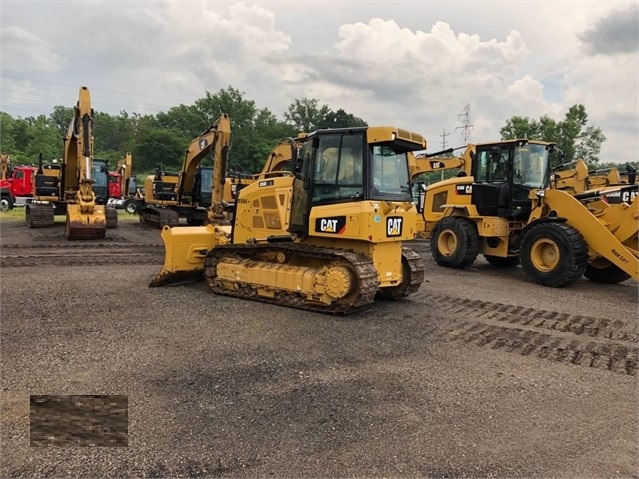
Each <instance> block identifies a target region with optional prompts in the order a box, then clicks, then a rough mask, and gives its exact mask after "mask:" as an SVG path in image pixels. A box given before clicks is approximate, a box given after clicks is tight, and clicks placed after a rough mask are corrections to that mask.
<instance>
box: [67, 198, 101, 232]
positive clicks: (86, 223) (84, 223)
mask: <svg viewBox="0 0 639 479" xmlns="http://www.w3.org/2000/svg"><path fill="white" fill-rule="evenodd" d="M105 235H106V214H105V211H104V206H102V205H96V206H94V207H93V213H82V212H81V211H80V205H72V204H69V205H67V226H66V229H65V231H64V236H65V238H66V239H68V240H87V239H104V237H105Z"/></svg>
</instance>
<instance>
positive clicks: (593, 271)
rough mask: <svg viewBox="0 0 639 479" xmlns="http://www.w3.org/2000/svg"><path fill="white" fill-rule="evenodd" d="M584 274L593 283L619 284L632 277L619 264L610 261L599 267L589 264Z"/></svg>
mask: <svg viewBox="0 0 639 479" xmlns="http://www.w3.org/2000/svg"><path fill="white" fill-rule="evenodd" d="M584 276H585V277H586V278H588V279H589V280H590V281H592V282H593V283H601V284H617V283H621V282H622V281H625V280H627V279H630V275H629V274H628V273H626V272H624V271H623V270H622V269H620V268H619V267H618V266H617V265H614V264H612V263H608V265H606V266H603V267H599V266H597V265H593V264H589V265H588V267H587V268H586V272H585V273H584Z"/></svg>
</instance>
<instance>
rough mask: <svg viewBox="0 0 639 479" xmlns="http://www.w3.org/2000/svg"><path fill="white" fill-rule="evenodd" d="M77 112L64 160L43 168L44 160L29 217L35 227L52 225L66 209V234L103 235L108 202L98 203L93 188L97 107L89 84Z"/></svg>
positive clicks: (76, 236) (71, 237)
mask: <svg viewBox="0 0 639 479" xmlns="http://www.w3.org/2000/svg"><path fill="white" fill-rule="evenodd" d="M73 113H74V116H73V118H72V119H71V122H70V123H69V128H68V131H67V134H66V136H65V137H64V151H63V158H62V164H61V165H59V166H58V165H49V167H48V168H43V166H42V162H41V161H40V165H39V167H38V171H37V172H36V175H35V180H34V194H33V200H32V201H31V202H30V203H28V204H27V205H26V221H27V223H28V224H29V226H30V227H32V228H34V227H41V226H52V225H53V223H54V215H55V214H64V213H66V227H65V231H64V236H65V238H67V239H69V240H76V239H103V238H104V237H105V234H106V212H105V210H106V206H105V205H103V204H102V205H100V204H97V202H96V195H95V193H94V191H93V188H92V186H93V184H94V182H95V179H94V178H92V174H93V108H92V107H91V95H90V93H89V89H88V88H87V87H84V86H83V87H81V88H80V93H79V100H78V102H77V104H76V106H75V107H74V109H73ZM101 173H104V174H105V175H106V174H107V172H106V171H103V172H101Z"/></svg>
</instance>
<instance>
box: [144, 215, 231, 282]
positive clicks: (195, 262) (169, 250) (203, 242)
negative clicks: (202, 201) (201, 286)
mask: <svg viewBox="0 0 639 479" xmlns="http://www.w3.org/2000/svg"><path fill="white" fill-rule="evenodd" d="M217 228H218V227H215V226H212V225H206V226H176V227H173V228H172V227H170V226H165V227H164V228H162V233H161V236H162V241H164V266H162V271H160V273H159V274H158V275H157V276H156V277H155V279H154V280H153V281H151V284H149V286H150V287H154V286H164V285H169V284H181V283H190V282H193V281H199V280H203V279H204V276H203V273H204V259H205V258H206V255H207V253H208V252H209V251H210V250H211V249H212V248H214V247H215V245H216V244H219V235H218V231H217Z"/></svg>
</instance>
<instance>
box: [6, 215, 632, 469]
mask: <svg viewBox="0 0 639 479" xmlns="http://www.w3.org/2000/svg"><path fill="white" fill-rule="evenodd" d="M61 228H62V227H61V226H60V225H56V227H55V228H54V229H52V230H46V231H43V230H29V229H28V228H26V227H25V226H24V225H23V224H22V223H20V222H10V221H2V222H1V223H0V240H1V243H2V245H3V246H6V245H8V244H17V243H26V244H28V243H32V244H38V242H42V241H44V239H46V240H47V241H53V240H55V241H59V242H61V243H62V242H64V239H63V238H62V229H61ZM106 241H107V242H114V243H123V244H131V243H143V244H149V243H151V242H157V243H158V244H159V243H161V241H160V239H159V234H158V232H157V231H151V230H145V229H142V228H141V227H140V226H139V225H138V224H137V223H135V222H122V221H121V222H120V225H119V226H118V228H117V229H116V230H109V231H108V233H107V239H106ZM419 248H420V250H419V251H420V252H421V253H423V257H424V259H425V262H426V277H427V282H425V283H424V284H423V285H422V288H421V289H420V291H419V292H418V293H417V294H415V295H413V296H411V297H410V298H409V299H408V300H404V301H401V302H396V303H393V302H389V303H385V302H378V303H376V304H375V306H374V307H373V308H372V309H370V310H369V311H367V312H362V313H358V314H355V315H351V316H346V317H342V316H328V315H322V314H316V313H310V312H300V311H297V310H292V309H288V308H282V307H277V306H273V305H267V304H261V303H256V302H251V301H241V300H237V299H233V298H229V297H224V296H217V295H214V294H212V293H211V292H209V291H208V290H207V287H206V285H205V284H203V283H197V284H191V285H182V286H172V287H162V288H148V286H147V285H148V283H149V282H150V280H151V279H152V278H153V277H154V275H155V274H156V273H157V272H159V269H160V266H161V257H162V255H161V254H160V255H159V256H158V262H157V264H142V265H127V264H113V265H101V266H95V265H91V264H90V261H87V263H89V264H88V265H86V266H79V265H76V266H65V265H64V264H57V265H56V264H46V262H45V264H43V265H41V266H38V267H29V268H26V267H3V268H2V269H1V270H0V274H1V279H2V298H1V304H0V307H1V309H0V319H1V322H0V333H1V337H0V354H1V357H2V384H1V385H2V431H1V437H0V439H1V444H2V455H1V462H0V476H1V477H389V476H390V477H499V478H506V477H508V478H510V477H553V478H608V477H624V478H625V477H628V478H632V477H634V478H636V477H639V468H638V462H637V455H638V440H637V439H638V420H637V410H638V406H639V404H638V402H639V401H638V389H637V385H638V384H637V373H636V351H637V349H636V347H637V321H638V320H637V291H638V288H637V283H636V282H634V281H627V282H625V283H623V284H619V285H614V286H607V285H606V286H601V285H593V284H591V283H590V282H588V281H586V280H584V281H580V282H578V283H577V284H576V285H574V286H573V287H572V288H569V289H562V290H556V289H550V288H543V287H539V286H535V285H531V284H530V283H528V282H527V281H526V280H525V278H524V277H523V273H522V272H521V270H520V268H516V269H514V270H510V271H508V272H503V271H501V272H500V271H496V270H495V269H493V268H491V267H489V266H488V265H487V264H486V263H485V262H482V261H481V260H480V261H478V263H477V264H476V266H475V267H474V268H471V269H468V270H464V271H451V270H447V269H443V268H439V267H437V266H436V265H434V263H433V262H432V260H430V257H429V256H428V254H427V248H425V246H424V245H420V246H419ZM5 250H6V248H3V251H5ZM527 311H528V312H527ZM526 314H528V315H530V317H534V318H535V319H536V320H537V319H538V318H542V320H541V322H539V324H540V325H541V326H539V328H541V329H539V328H537V329H539V331H540V332H541V333H543V334H541V335H540V336H535V338H537V339H535V340H537V341H540V344H542V343H543V342H544V341H545V343H543V344H545V345H546V346H544V347H545V348H546V349H544V348H539V349H538V350H537V351H538V354H537V351H536V352H535V353H532V354H529V353H525V351H524V352H521V353H519V352H513V349H516V348H515V344H514V343H508V344H507V345H506V347H501V346H498V345H497V344H498V342H494V341H493V342H492V343H491V342H490V341H489V340H492V339H491V337H490V335H489V334H485V333H482V334H483V335H482V337H481V338H479V339H477V337H476V335H475V336H471V335H469V334H470V333H469V331H473V328H477V326H476V324H480V323H481V324H482V325H483V326H482V327H484V328H492V329H490V331H492V333H491V334H497V333H498V332H499V331H501V330H505V329H507V328H511V326H509V324H511V323H513V322H517V321H519V322H518V323H517V327H516V328H515V329H512V328H511V329H509V331H514V330H517V331H518V333H521V332H522V331H524V332H525V331H528V332H530V333H531V334H533V333H535V334H537V333H538V331H537V330H536V329H535V328H533V326H532V325H533V323H530V324H529V323H526V322H525V321H523V320H522V319H521V318H523V317H525V315H526ZM544 318H552V321H554V324H559V323H560V322H561V321H562V320H566V321H569V322H570V324H573V325H575V324H576V325H581V326H583V325H586V326H588V325H590V327H587V328H586V329H583V328H582V330H580V331H581V334H579V335H577V334H576V333H575V334H573V332H574V331H576V329H574V328H573V329H572V330H570V331H569V330H567V329H565V330H561V331H559V328H558V326H548V327H546V326H544V324H545V323H544V324H542V323H543V322H544V321H546V319H544ZM548 320H550V319H548ZM524 323H525V324H529V325H528V326H525V325H524V326H522V324H524ZM535 324H537V323H535ZM593 324H595V325H597V327H596V328H595V327H592V325H593ZM466 325H467V326H466ZM543 328H546V329H543ZM606 328H608V329H606ZM607 331H609V332H607ZM546 336H547V337H546ZM460 338H461V339H460ZM482 338H483V339H482ZM561 341H564V342H565V345H568V346H566V348H569V347H572V348H573V349H574V350H575V351H576V350H579V351H581V352H583V351H587V350H592V351H594V350H595V349H596V348H606V347H609V346H611V345H612V346H615V347H616V345H617V344H622V345H623V347H624V348H625V349H627V350H628V351H629V352H628V357H630V358H631V359H632V358H633V357H634V361H635V362H634V365H635V366H634V369H633V368H632V367H631V366H632V361H630V363H628V361H626V363H624V364H631V366H630V367H626V368H625V369H624V368H621V369H615V368H614V367H613V366H610V365H609V366H607V367H605V366H604V367H597V364H596V361H594V360H593V362H592V367H587V366H583V364H581V365H580V364H579V361H572V362H571V361H567V360H562V358H561V355H560V354H559V353H557V351H560V350H564V348H562V347H559V346H557V344H559V342H561ZM553 344H554V345H555V346H552V345H553ZM562 344H564V343H562ZM570 345H572V346H570ZM551 346H552V348H551ZM580 348H581V349H580ZM589 348H590V349H589ZM551 349H552V352H549V351H550V350H551ZM553 354H554V356H553ZM558 354H559V355H558ZM615 354H616V353H615ZM611 355H613V356H614V354H613V353H611ZM633 355H634V356H633ZM580 357H581V356H580ZM553 358H554V360H551V359H553ZM574 359H575V358H574V357H573V360H574ZM611 364H612V363H611ZM43 394H56V395H76V394H81V395H100V394H113V395H124V396H127V397H128V420H129V427H128V433H129V437H128V447H111V448H106V447H99V448H92V447H31V446H30V438H29V397H30V395H43Z"/></svg>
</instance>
